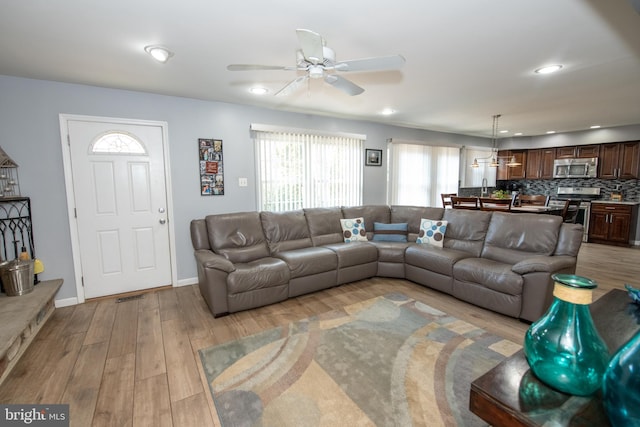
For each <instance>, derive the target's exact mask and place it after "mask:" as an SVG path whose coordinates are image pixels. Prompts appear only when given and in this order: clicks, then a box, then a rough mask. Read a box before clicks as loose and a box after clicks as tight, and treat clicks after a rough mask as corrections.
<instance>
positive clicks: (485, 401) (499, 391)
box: [469, 289, 640, 427]
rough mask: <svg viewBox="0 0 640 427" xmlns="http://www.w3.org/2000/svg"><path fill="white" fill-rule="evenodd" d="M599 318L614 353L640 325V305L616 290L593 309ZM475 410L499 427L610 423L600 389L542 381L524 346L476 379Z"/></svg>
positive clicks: (472, 401)
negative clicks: (574, 390) (561, 388)
mask: <svg viewBox="0 0 640 427" xmlns="http://www.w3.org/2000/svg"><path fill="white" fill-rule="evenodd" d="M590 310H591V315H592V317H593V321H594V323H595V324H596V328H597V329H598V332H599V333H600V336H602V338H603V340H604V341H605V343H606V344H607V346H608V347H609V352H610V353H611V354H613V353H615V352H616V350H617V349H618V348H620V346H622V345H623V344H624V343H625V342H627V341H628V340H629V339H630V338H631V337H632V336H633V335H634V334H635V333H636V332H637V331H638V330H639V329H640V306H639V305H637V304H634V303H632V302H631V299H630V298H629V296H628V295H627V293H626V292H625V291H623V290H621V289H614V290H612V291H610V292H608V293H607V294H605V295H603V296H602V297H600V298H599V299H598V300H597V301H595V302H594V303H593V304H591V307H590ZM469 409H470V410H471V412H473V413H474V414H476V415H477V416H479V417H480V418H482V419H483V420H485V421H486V422H488V423H489V424H491V425H492V426H494V427H501V426H540V425H543V424H545V423H549V425H553V426H608V425H609V421H608V420H607V417H606V415H605V412H604V407H603V405H602V396H601V394H600V392H598V393H596V394H595V395H594V396H592V397H579V396H570V395H568V394H564V393H561V392H558V391H555V390H553V389H551V388H549V387H547V386H546V385H544V384H543V383H542V382H540V381H539V380H538V379H537V378H536V377H535V376H534V375H533V372H531V371H530V370H529V364H528V363H527V360H526V358H525V356H524V352H523V351H522V350H520V351H518V352H517V353H515V354H514V355H513V356H511V357H509V358H507V359H505V360H504V361H503V362H501V363H500V364H499V365H497V366H496V367H495V368H493V369H492V370H490V371H489V372H487V373H486V374H484V375H483V376H481V377H480V378H478V379H477V380H475V381H474V382H472V383H471V394H470V399H469Z"/></svg>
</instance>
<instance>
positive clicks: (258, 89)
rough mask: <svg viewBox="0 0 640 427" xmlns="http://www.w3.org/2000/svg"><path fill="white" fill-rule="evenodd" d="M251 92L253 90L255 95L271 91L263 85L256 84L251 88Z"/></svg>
mask: <svg viewBox="0 0 640 427" xmlns="http://www.w3.org/2000/svg"><path fill="white" fill-rule="evenodd" d="M249 92H251V93H252V94H254V95H265V94H267V93H268V92H269V89H267V88H266V87H262V86H254V87H252V88H251V89H249Z"/></svg>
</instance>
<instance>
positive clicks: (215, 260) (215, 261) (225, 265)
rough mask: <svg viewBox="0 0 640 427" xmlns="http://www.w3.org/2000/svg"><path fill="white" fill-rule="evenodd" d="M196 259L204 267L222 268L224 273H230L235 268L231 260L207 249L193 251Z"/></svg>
mask: <svg viewBox="0 0 640 427" xmlns="http://www.w3.org/2000/svg"><path fill="white" fill-rule="evenodd" d="M195 256H196V261H197V262H198V263H200V264H201V265H202V266H203V267H204V268H214V269H216V270H222V271H224V272H225V273H231V272H233V271H235V270H236V268H235V266H234V265H233V263H232V262H231V261H229V260H228V259H226V258H225V257H223V256H222V255H218V254H215V253H213V251H211V250H209V249H198V250H197V251H195Z"/></svg>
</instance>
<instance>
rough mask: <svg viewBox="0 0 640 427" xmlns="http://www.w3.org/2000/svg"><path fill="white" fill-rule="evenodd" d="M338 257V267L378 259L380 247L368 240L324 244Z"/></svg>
mask: <svg viewBox="0 0 640 427" xmlns="http://www.w3.org/2000/svg"><path fill="white" fill-rule="evenodd" d="M323 248H327V249H331V250H332V251H333V252H335V253H336V256H337V257H338V268H344V267H351V266H354V265H361V264H367V263H370V262H376V261H378V249H376V247H375V246H373V245H372V244H371V243H368V242H351V243H334V244H332V245H326V246H323Z"/></svg>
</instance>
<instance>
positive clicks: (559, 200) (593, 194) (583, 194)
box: [549, 187, 600, 242]
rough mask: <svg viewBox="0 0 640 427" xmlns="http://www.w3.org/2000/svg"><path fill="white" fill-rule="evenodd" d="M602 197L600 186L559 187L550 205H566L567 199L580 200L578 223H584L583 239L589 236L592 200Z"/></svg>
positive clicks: (585, 239) (584, 240)
mask: <svg viewBox="0 0 640 427" xmlns="http://www.w3.org/2000/svg"><path fill="white" fill-rule="evenodd" d="M599 198H600V187H558V189H557V190H556V196H555V197H553V199H551V200H550V201H549V206H554V207H559V206H564V202H565V201H566V200H580V208H579V210H578V217H577V219H576V223H578V224H582V226H583V227H584V234H583V236H582V241H583V242H586V241H587V239H588V237H589V216H590V214H591V201H592V200H595V199H599Z"/></svg>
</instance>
